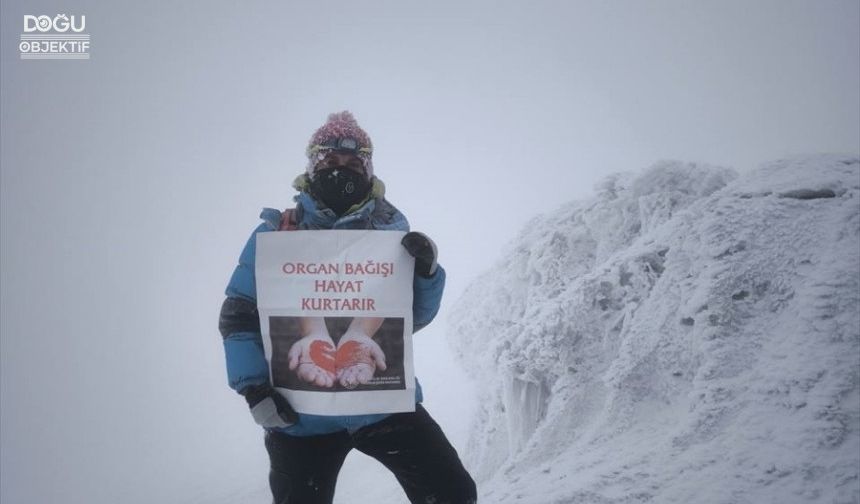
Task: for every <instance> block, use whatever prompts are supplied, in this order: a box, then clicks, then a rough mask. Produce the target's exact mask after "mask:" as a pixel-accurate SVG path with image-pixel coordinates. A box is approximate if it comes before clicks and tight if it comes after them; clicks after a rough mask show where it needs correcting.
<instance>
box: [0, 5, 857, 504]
mask: <svg viewBox="0 0 860 504" xmlns="http://www.w3.org/2000/svg"><path fill="white" fill-rule="evenodd" d="M858 6H860V2H858V1H857V0H849V1H833V0H822V1H815V2H813V1H806V0H804V1H791V0H778V1H761V0H753V1H749V0H745V1H721V2H711V1H708V2H691V1H686V0H684V1H650V2H646V1H642V2H640V1H633V0H630V1H623V2H622V1H596V0H595V1H573V2H566V1H533V2H524V1H519V2H511V1H502V2H489V1H486V2H469V3H466V2H447V1H443V2H432V3H431V2H422V3H418V2H403V1H394V0H392V1H386V2H381V1H368V2H345V1H323V2H319V1H317V2H309V1H308V2H289V3H287V2H278V3H276V2H269V3H266V4H263V3H261V2H258V3H248V2H237V1H223V0H218V1H205V2H204V1H202V0H197V1H187V2H161V3H160V5H159V4H158V3H155V2H147V3H140V2H129V1H112V2H95V1H80V0H69V1H63V2H55V1H39V0H36V1H28V2H26V3H25V2H22V1H18V2H9V1H3V2H2V25H0V26H2V37H0V42H2V47H1V48H0V60H2V67H0V70H2V102H0V107H2V108H0V115H2V141H0V171H1V172H2V178H0V189H2V200H0V203H2V229H0V245H2V254H0V265H2V278H0V288H2V293H0V294H2V322H0V323H2V325H1V326H0V338H2V340H0V343H2V347H0V356H2V365H0V387H2V388H1V389H0V399H1V400H2V403H0V420H2V422H0V434H2V437H0V449H2V459H0V468H2V479H0V488H2V490H0V492H2V493H0V500H2V501H3V502H4V504H6V503H9V504H16V503H41V502H69V503H88V504H92V503H113V502H125V503H152V502H165V503H190V502H216V499H220V498H225V496H226V497H229V496H230V495H245V494H243V492H246V491H249V490H248V489H255V488H264V487H265V477H266V475H265V471H266V467H267V459H266V455H265V452H264V450H263V447H262V442H261V436H260V431H259V429H258V428H257V427H256V426H255V425H254V424H253V421H252V420H251V418H250V416H249V414H248V412H247V408H246V407H245V405H244V402H243V401H242V400H241V399H240V398H238V397H237V396H236V395H235V394H234V393H233V392H232V391H230V390H229V389H228V388H227V385H226V373H225V371H224V365H223V350H222V346H221V337H220V335H219V334H218V331H217V322H216V319H217V316H218V310H219V308H220V304H221V300H222V298H223V289H224V287H225V285H226V282H227V280H228V278H229V275H230V273H231V271H232V268H233V265H234V263H235V261H236V258H237V257H238V254H239V252H240V250H241V248H242V246H243V244H244V242H245V240H246V239H247V237H248V235H249V233H250V232H251V230H252V229H253V228H254V227H255V226H256V225H257V224H258V222H259V221H258V219H257V215H258V214H259V211H260V208H261V207H264V206H271V207H277V208H285V207H287V206H290V205H292V201H291V197H292V195H293V191H292V190H291V189H290V182H291V181H292V179H293V178H294V177H295V176H296V175H297V174H299V173H301V171H302V170H303V169H304V164H305V158H304V155H303V153H304V147H305V145H306V143H307V141H308V138H309V137H310V135H311V133H312V132H313V131H314V130H315V129H316V128H317V127H319V126H320V125H321V124H322V122H323V121H324V120H325V118H326V115H327V114H328V113H330V112H333V111H338V110H343V109H349V110H351V111H353V112H354V114H355V115H356V117H357V118H358V120H359V123H360V124H361V125H362V126H363V127H364V128H365V129H366V130H367V131H368V132H369V134H370V135H371V138H372V139H373V142H374V146H375V148H376V151H375V154H374V165H375V170H376V174H377V175H378V176H379V177H380V178H381V179H382V180H384V181H385V182H386V184H387V186H388V197H389V199H390V200H391V201H392V203H394V204H395V205H396V206H398V207H399V208H400V209H401V210H402V211H403V212H404V213H405V214H406V215H407V216H408V217H409V220H410V221H411V223H412V226H413V229H416V230H421V231H424V232H426V233H427V234H429V235H430V236H431V237H432V238H434V239H435V240H436V242H437V244H438V247H439V251H440V262H441V263H442V264H443V265H444V266H445V267H446V269H447V270H448V275H449V284H448V290H447V293H446V297H445V301H444V304H443V309H442V311H441V313H440V315H439V318H438V319H437V320H436V322H434V324H433V325H431V326H430V327H429V328H428V329H426V330H425V331H423V332H421V333H419V334H418V335H417V336H416V341H415V345H416V351H415V353H416V369H417V374H418V376H419V378H420V379H421V380H422V384H423V385H424V390H425V395H426V397H427V401H426V404H427V406H428V409H430V411H431V413H433V414H434V415H435V416H436V417H437V419H438V420H439V421H440V423H441V424H442V425H443V427H444V428H445V430H446V431H447V432H449V434H450V435H451V437H452V439H453V440H454V441H455V443H456V444H457V446H458V448H460V449H461V451H462V450H464V449H465V439H466V428H467V425H468V420H469V418H468V413H467V412H468V410H469V408H468V406H464V405H463V404H462V403H463V402H468V401H469V399H470V397H471V396H470V387H473V386H480V384H469V385H468V386H466V385H463V380H464V379H465V378H464V375H463V373H462V370H460V369H459V368H458V367H457V366H456V365H455V364H453V363H452V362H451V354H450V352H449V350H448V348H447V346H446V345H447V343H446V341H445V331H444V329H445V317H446V315H447V311H448V309H449V307H450V306H451V304H452V303H453V302H455V301H456V298H457V296H458V295H459V294H460V293H461V292H462V291H463V289H464V287H465V286H466V285H467V284H468V282H469V281H470V280H472V279H473V278H475V276H476V275H477V274H479V273H480V272H481V271H483V270H485V269H486V268H487V267H488V266H489V264H491V263H492V262H493V261H494V260H496V259H497V258H498V257H499V254H500V250H501V249H502V247H503V246H504V244H505V243H506V242H507V241H509V240H510V239H511V238H512V237H513V236H514V235H515V234H516V233H517V231H518V230H519V228H521V227H522V226H523V225H524V224H525V223H526V221H527V220H528V219H529V218H531V217H532V216H534V215H535V214H536V213H541V212H549V211H552V210H553V209H554V208H556V207H558V206H559V205H560V204H562V203H565V202H567V201H570V200H572V199H576V198H583V197H587V196H589V195H590V194H591V192H592V187H593V186H594V184H595V183H596V182H597V181H599V180H600V179H601V178H602V177H603V176H605V175H606V174H608V173H611V172H615V171H631V170H640V169H642V168H645V167H647V166H648V165H650V164H652V163H653V162H655V161H657V160H660V159H681V160H686V161H700V162H707V163H711V164H720V165H725V166H731V167H735V168H737V169H740V170H747V169H751V168H752V167H754V166H756V165H757V164H758V163H761V162H765V161H770V160H773V159H776V158H780V157H783V156H787V155H791V154H797V153H812V152H845V153H857V152H860V94H858V89H860V67H858V65H860V63H858V62H860V39H858V26H860V14H858V12H860V7H858ZM58 13H66V14H70V15H71V14H75V15H85V16H86V32H87V33H89V34H90V36H91V41H92V42H91V46H92V47H91V51H90V52H91V55H92V57H91V59H90V60H88V61H23V60H21V59H19V54H18V42H19V38H20V35H21V33H22V31H23V17H24V15H27V14H32V15H41V14H47V15H51V16H53V15H56V14H58ZM484 336H485V337H486V338H492V337H493V335H492V334H487V335H484ZM361 465H362V464H361V463H360V462H353V463H352V465H350V466H348V467H347V470H349V471H348V473H347V474H344V481H345V483H344V485H345V486H342V487H341V492H344V491H347V490H349V489H350V488H358V487H359V486H360V485H359V484H358V483H351V482H354V481H355V480H356V479H358V478H357V477H356V475H357V474H359V473H360V471H361V467H360V466H361ZM345 471H346V470H345ZM390 483H391V482H390V481H389V482H388V484H390ZM349 485H356V486H353V487H350V486H349ZM344 489H346V490H344ZM340 495H343V493H341V494H340ZM263 501H265V498H263V500H261V502H263Z"/></svg>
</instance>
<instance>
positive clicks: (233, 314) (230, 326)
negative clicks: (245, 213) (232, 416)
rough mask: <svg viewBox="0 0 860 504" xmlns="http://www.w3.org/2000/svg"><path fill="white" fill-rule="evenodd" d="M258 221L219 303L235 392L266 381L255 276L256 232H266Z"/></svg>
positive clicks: (266, 373)
mask: <svg viewBox="0 0 860 504" xmlns="http://www.w3.org/2000/svg"><path fill="white" fill-rule="evenodd" d="M267 230H270V228H269V227H268V226H267V224H260V226H259V227H257V229H255V230H254V232H253V233H252V234H251V237H250V238H249V239H248V242H247V243H246V244H245V248H244V249H243V250H242V254H241V255H240V256H239V264H238V265H236V269H235V270H234V271H233V276H232V277H230V283H229V284H228V285H227V290H226V294H227V298H226V299H225V300H224V303H223V304H222V305H221V315H220V317H219V320H218V329H219V330H220V331H221V336H222V337H223V338H224V355H225V357H226V361H227V379H228V382H229V385H230V387H231V388H232V389H233V390H236V391H237V392H240V391H241V390H242V389H244V388H245V387H247V386H249V385H260V384H263V383H266V382H268V381H269V365H268V363H267V362H266V354H265V351H264V350H263V338H262V337H261V335H260V318H259V314H258V313H257V284H256V280H255V278H254V262H255V259H256V248H257V239H256V236H257V233H258V232H261V231H267Z"/></svg>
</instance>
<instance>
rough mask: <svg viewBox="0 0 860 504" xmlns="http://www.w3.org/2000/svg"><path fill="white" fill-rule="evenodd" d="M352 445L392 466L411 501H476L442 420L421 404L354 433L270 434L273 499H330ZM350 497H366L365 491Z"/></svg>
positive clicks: (282, 503) (326, 503)
mask: <svg viewBox="0 0 860 504" xmlns="http://www.w3.org/2000/svg"><path fill="white" fill-rule="evenodd" d="M353 448H355V449H357V450H359V451H361V452H362V453H365V454H367V455H369V456H371V457H373V458H375V459H376V460H378V461H379V462H381V463H382V464H383V465H384V466H385V467H387V468H388V469H389V470H390V471H391V472H392V473H394V476H395V477H396V478H397V481H398V482H399V483H400V485H401V486H402V487H403V490H404V491H405V492H406V495H407V497H409V501H410V502H412V503H422V504H423V503H427V502H432V503H434V504H474V503H476V502H477V490H476V488H475V482H474V481H473V480H472V477H471V476H469V473H468V472H466V469H465V468H464V467H463V464H462V463H461V462H460V458H459V457H458V456H457V452H456V450H454V447H453V446H451V443H449V442H448V439H447V438H446V437H445V434H444V433H443V432H442V429H441V428H440V427H439V425H438V424H437V423H436V422H435V421H434V420H433V419H432V418H431V417H430V414H429V413H427V410H425V409H424V408H423V407H422V406H421V405H420V404H418V405H417V406H416V410H415V412H414V413H396V414H393V415H391V416H389V417H388V418H386V419H384V420H382V421H380V422H377V423H375V424H373V425H368V426H367V427H363V428H361V429H359V430H358V431H356V432H354V433H352V434H350V433H349V432H347V431H340V432H335V433H333V434H323V435H319V436H308V437H298V436H288V435H286V434H282V433H279V432H267V433H266V450H267V451H268V452H269V460H270V462H271V469H270V471H269V485H270V486H271V489H272V496H273V504H331V502H332V499H333V498H334V489H335V484H336V483H337V475H338V472H339V471H340V468H341V466H342V465H343V462H344V460H345V459H346V455H347V454H348V453H349V451H350V450H352V449H353ZM350 502H363V500H362V498H361V496H360V495H356V496H354V498H351V499H350Z"/></svg>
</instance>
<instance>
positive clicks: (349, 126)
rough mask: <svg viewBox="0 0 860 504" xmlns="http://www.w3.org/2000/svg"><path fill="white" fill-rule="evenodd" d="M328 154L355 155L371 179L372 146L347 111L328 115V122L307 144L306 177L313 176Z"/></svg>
mask: <svg viewBox="0 0 860 504" xmlns="http://www.w3.org/2000/svg"><path fill="white" fill-rule="evenodd" d="M330 152H348V153H352V154H355V155H356V156H358V158H359V159H361V160H362V162H363V163H364V169H365V171H366V172H367V177H368V178H371V177H373V162H372V159H371V158H372V156H373V144H372V143H371V142H370V137H369V136H368V135H367V133H366V132H365V131H364V130H363V129H361V127H360V126H359V125H358V122H357V121H356V120H355V117H353V115H352V113H350V112H349V111H347V110H344V111H343V112H337V113H335V114H329V116H328V120H327V121H326V123H325V124H323V125H322V127H320V129H318V130H317V131H316V133H314V134H313V136H312V137H311V140H310V142H308V148H307V152H306V153H307V156H308V166H307V171H308V175H310V176H313V174H314V169H315V168H316V166H317V164H318V163H319V162H320V161H322V160H323V159H325V157H326V156H327V155H328V154H329V153H330Z"/></svg>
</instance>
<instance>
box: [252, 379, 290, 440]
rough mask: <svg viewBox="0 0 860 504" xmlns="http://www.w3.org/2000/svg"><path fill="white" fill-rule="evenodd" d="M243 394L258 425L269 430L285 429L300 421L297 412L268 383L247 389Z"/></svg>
mask: <svg viewBox="0 0 860 504" xmlns="http://www.w3.org/2000/svg"><path fill="white" fill-rule="evenodd" d="M241 394H242V395H243V396H245V400H246V401H248V407H249V408H251V415H253V416H254V421H255V422H257V424H258V425H261V426H263V427H266V428H269V429H271V428H284V427H289V426H290V425H293V424H294V423H296V422H298V421H299V415H298V414H297V413H296V410H294V409H293V407H292V406H290V403H288V402H287V400H286V399H285V398H284V396H282V395H281V394H280V393H278V391H277V390H275V389H274V388H272V386H271V385H269V384H268V383H266V384H263V385H251V386H249V387H245V388H244V389H242V391H241Z"/></svg>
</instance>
